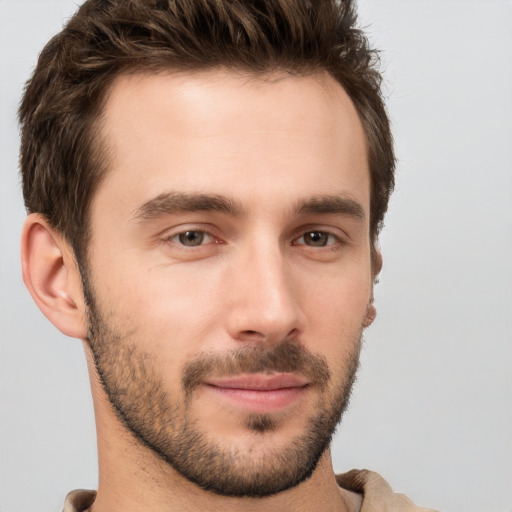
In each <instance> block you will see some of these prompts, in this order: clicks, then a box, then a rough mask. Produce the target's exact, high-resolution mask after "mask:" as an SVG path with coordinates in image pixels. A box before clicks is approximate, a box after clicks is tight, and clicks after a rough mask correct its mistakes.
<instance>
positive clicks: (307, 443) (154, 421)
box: [84, 283, 362, 498]
mask: <svg viewBox="0 0 512 512" xmlns="http://www.w3.org/2000/svg"><path fill="white" fill-rule="evenodd" d="M84 290H85V296H86V303H87V305H88V339H87V341H88V343H89V346H90V348H91V351H92V353H93V357H94V364H95V367H96V371H97V373H98V376H99V378H100V381H101V384H102V386H103V389H104V391H105V393H106V396H107V397H108V399H109V401H110V403H111V404H112V406H113V409H114V411H115V414H116V416H117V418H118V419H119V420H120V422H121V423H122V424H123V425H124V426H125V427H126V429H127V430H128V431H129V432H131V434H132V435H133V436H134V437H135V438H136V439H137V440H138V441H139V442H140V443H141V444H142V445H144V446H146V447H147V448H149V449H150V450H151V451H152V452H153V453H154V454H156V455H157V456H158V457H159V458H160V459H161V460H163V461H165V462H166V463H167V464H168V465H169V466H170V467H171V468H173V469H174V470H175V471H177V472H178V473H179V474H180V475H182V476H183V477H185V478H186V479H187V480H189V481H190V482H193V483H194V484H196V485H197V486H199V487H200V488H202V489H204V490H205V491H210V492H213V493H215V494H219V495H223V496H233V497H252V498H260V497H266V496H270V495H272V494H276V493H279V492H282V491H285V490H287V489H290V488H292V487H294V486H296V485H298V484H300V483H302V482H303V481H305V480H306V479H308V478H309V477H310V476H311V475H312V473H313V471H314V470H315V468H316V466H317V464H318V462H319V460H320V458H321V457H322V455H323V454H324V452H325V450H326V449H327V448H328V447H329V445H330V442H331V439H332V436H333V434H334V431H335V429H336V426H337V425H338V423H339V422H340V421H341V417H342V415H343V412H344V411H345V409H346V408H347V406H348V403H349V398H350V393H351V389H352V386H353V383H354V381H355V378H356V373H357V369H358V365H359V354H360V348H361V332H362V329H361V332H360V333H359V337H358V339H357V340H356V342H355V343H353V344H354V347H355V348H354V350H353V352H352V353H351V354H350V355H349V357H348V358H347V360H346V362H345V365H344V372H343V373H344V378H343V379H342V381H340V382H339V383H338V384H337V385H336V386H335V387H334V386H333V383H332V376H331V373H330V371H329V368H328V365H327V362H326V361H325V358H323V357H321V356H318V355H314V354H312V353H310V352H309V351H307V350H306V349H305V348H303V347H302V346H301V345H299V344H297V343H294V342H291V341H287V340H284V341H283V342H281V343H280V344H278V345H275V346H274V347H271V348H261V349H260V348H254V347H253V348H245V349H239V350H236V351H230V352H228V353H223V354H202V355H201V354H200V355H198V356H197V357H196V358H195V359H193V360H192V361H190V362H189V363H188V364H187V365H186V366H185V368H184V370H183V372H182V379H181V385H182V388H183V393H181V394H180V396H181V397H183V398H181V400H180V397H173V396H171V395H170V393H169V391H168V390H166V389H165V388H164V385H163V383H162V379H161V378H160V377H159V372H158V364H157V362H156V358H155V356H154V355H150V354H148V353H145V352H144V351H143V350H141V348H140V347H141V346H142V344H140V343H137V337H136V333H135V332H134V331H131V332H130V331H125V332H123V331H122V330H121V329H119V328H115V327H113V326H112V325H110V324H109V323H108V322H107V321H106V320H105V319H104V318H103V317H102V315H101V314H100V311H99V308H97V306H96V301H95V299H94V296H93V294H92V292H91V289H90V286H89V285H88V283H84ZM350 342H354V340H350ZM214 371H215V372H216V374H217V375H218V374H219V373H220V374H221V375H236V374H238V373H257V372H263V373H270V372H292V373H293V372H296V373H299V374H302V375H305V376H307V377H308V378H309V379H310V380H311V381H312V382H313V383H314V385H315V386H316V387H317V388H318V390H319V391H320V392H318V393H317V395H318V397H319V398H318V401H317V403H316V406H315V409H314V413H313V414H312V415H311V416H310V417H309V418H308V419H307V421H306V424H305V428H304V429H303V433H302V434H300V435H298V436H296V437H295V438H293V439H290V440H289V441H288V442H287V444H286V445H284V446H280V447H278V448H277V447H272V448H268V449H265V447H264V444H265V441H266V439H265V436H269V435H272V432H274V431H275V430H278V429H279V423H280V420H279V417H278V415H273V414H248V415H247V416H246V419H245V424H244V425H243V427H244V428H245V429H246V431H247V432H248V433H251V432H252V435H253V436H255V437H257V441H258V445H259V448H258V451H259V452H260V453H259V454H258V455H257V456H255V455H254V454H253V453H250V450H242V449H239V448H237V447H235V446H234V445H233V444H231V446H230V443H229V440H227V441H228V442H227V443H223V444H222V445H221V444H220V443H219V442H218V441H216V440H215V439H214V438H213V437H212V436H211V435H209V432H208V425H199V424H198V422H197V421H195V420H194V419H193V418H192V417H191V403H192V401H193V399H194V392H195V391H196V390H197V388H198V386H199V385H200V382H201V381H202V379H203V378H204V377H205V376H207V375H211V374H212V372H214ZM284 421H286V420H284ZM261 453H263V455H261Z"/></svg>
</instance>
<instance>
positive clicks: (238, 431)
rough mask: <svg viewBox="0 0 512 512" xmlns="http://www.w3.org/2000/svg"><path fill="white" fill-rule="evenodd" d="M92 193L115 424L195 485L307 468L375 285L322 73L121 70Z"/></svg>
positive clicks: (358, 170) (354, 169)
mask: <svg viewBox="0 0 512 512" xmlns="http://www.w3.org/2000/svg"><path fill="white" fill-rule="evenodd" d="M102 135H103V136H104V138H105V141H106V142H107V144H108V154H109V158H110V162H109V168H108V172H107V175H106V178H105V180H104V181H103V182H102V183H101V185H100V187H99V189H98V191H97V193H96V195H95V197H94V200H93V202H92V205H91V232H92V237H91V243H90V246H89V252H88V275H87V280H86V285H87V286H86V295H88V301H89V304H90V307H89V343H90V345H91V348H92V350H93V353H94V355H95V362H96V368H97V370H98V372H99V374H100V376H101V379H102V383H103V386H104V388H105V391H106V393H107V395H108V397H109V399H110V401H111V402H112V404H113V405H114V407H115V409H116V413H117V415H118V417H119V419H120V420H121V421H122V422H123V423H124V425H125V426H126V427H127V428H128V430H129V431H131V432H132V433H133V434H134V435H135V436H136V437H137V438H138V439H139V441H141V442H142V443H143V444H144V445H146V446H147V447H149V448H150V449H151V450H153V451H154V452H155V453H157V454H158V455H159V456H160V457H161V458H163V459H164V460H166V461H167V462H168V463H169V464H170V465H171V466H172V467H173V468H174V469H175V470H177V471H178V472H179V473H181V474H182V475H184V476H185V477H186V478H188V479H189V480H191V481H193V482H195V483H196V484H198V485H199V486H201V487H203V488H204V489H208V490H211V491H213V492H217V493H220V494H225V495H237V496H247V495H250V496H264V495H269V494H272V493H275V492H279V491H281V490H284V489H287V488H289V487H291V486H293V485H296V484H297V483H300V482H301V481H302V480H304V479H305V478H307V477H308V476H309V475H310V474H311V472H312V471H313V470H314V468H315V466H316V464H317V462H318V460H319V458H320V457H321V455H322V453H323V452H324V451H325V449H326V448H327V446H328V444H329V441H330V438H331V435H332V432H333V430H334V428H335V426H336V424H337V422H338V421H339V419H340V416H341V414H342V412H343V409H344V407H345V406H346V403H347V400H348V396H349V392H350V387H351V385H352V382H353V380H354V376H355V371H356V369H357V363H358V358H359V350H360V339H361V333H362V326H363V324H364V322H365V318H366V314H367V310H368V305H369V302H370V297H371V292H372V280H373V276H372V270H371V251H370V237H369V206H370V204H369V201H370V199H369V198H370V180H369V171H368V165H367V161H366V147H365V141H364V135H363V130H362V127H361V124H360V122H359V119H358V117H357V114H356V111H355V109H354V107H353V105H352V104H351V102H350V100H349V99H348V96H347V95H346V94H345V92H344V91H343V90H342V88H341V87H340V86H339V85H338V84H336V83H335V82H334V81H333V80H332V79H331V78H329V77H327V76H323V75H322V76H311V77H293V76H288V75H285V74H279V75H273V76H269V77H266V78H265V79H261V78H256V77H250V76H247V75H242V74H235V73H230V72H227V71H215V72H208V73H202V74H200V73H197V74H192V75H191V74H188V75H183V74H160V75H152V76H148V75H132V76H125V77H121V78H119V79H118V80H117V81H116V83H115V84H114V86H113V88H112V91H111V94H110V96H109V99H108V102H107V105H106V110H105V116H104V119H103V126H102Z"/></svg>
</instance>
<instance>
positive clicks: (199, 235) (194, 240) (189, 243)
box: [170, 230, 213, 247]
mask: <svg viewBox="0 0 512 512" xmlns="http://www.w3.org/2000/svg"><path fill="white" fill-rule="evenodd" d="M170 240H172V241H173V242H176V243H179V244H181V245H183V246H185V247H198V246H200V245H204V244H209V243H211V242H212V241H213V237H212V235H210V234H209V233H207V232H206V231H199V230H190V231H184V232H182V233H178V234H177V235H174V236H173V237H171V238H170Z"/></svg>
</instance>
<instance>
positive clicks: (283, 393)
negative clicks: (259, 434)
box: [206, 385, 306, 414]
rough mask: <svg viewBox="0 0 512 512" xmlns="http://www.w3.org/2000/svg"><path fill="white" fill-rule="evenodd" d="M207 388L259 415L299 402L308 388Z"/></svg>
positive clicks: (208, 386) (210, 386)
mask: <svg viewBox="0 0 512 512" xmlns="http://www.w3.org/2000/svg"><path fill="white" fill-rule="evenodd" d="M206 387H207V388H208V389H209V390H210V391H213V392H214V393H215V394H216V395H217V396H219V397H221V398H223V399H224V400H227V401H228V402H231V403H232V404H235V405H237V406H238V407H242V408H243V409H246V410H247V411H250V412H253V413H257V414H265V413H271V412H277V411H280V410H282V409H284V408H286V407H288V406H290V405H291V404H293V403H294V402H296V401H297V400H299V399H300V398H301V397H302V396H303V395H304V393H305V392H306V386H303V387H294V388H281V389H270V390H254V389H238V388H221V387H217V386H212V385H207V386H206Z"/></svg>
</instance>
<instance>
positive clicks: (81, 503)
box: [62, 489, 96, 512]
mask: <svg viewBox="0 0 512 512" xmlns="http://www.w3.org/2000/svg"><path fill="white" fill-rule="evenodd" d="M95 498H96V491H86V490H84V489H78V490H76V491H71V492H70V493H68V495H67V496H66V501H65V502H64V508H63V510H62V512H85V511H86V510H87V509H88V508H89V507H90V506H91V505H92V504H93V503H94V500H95Z"/></svg>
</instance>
